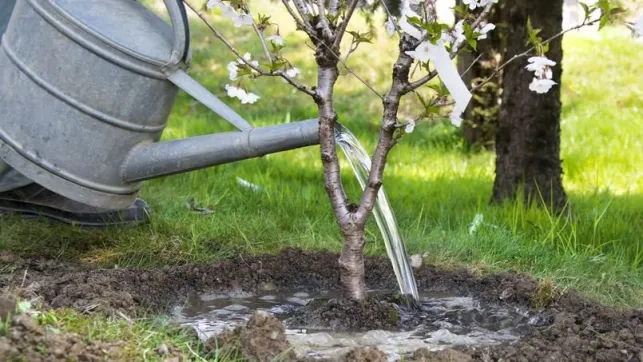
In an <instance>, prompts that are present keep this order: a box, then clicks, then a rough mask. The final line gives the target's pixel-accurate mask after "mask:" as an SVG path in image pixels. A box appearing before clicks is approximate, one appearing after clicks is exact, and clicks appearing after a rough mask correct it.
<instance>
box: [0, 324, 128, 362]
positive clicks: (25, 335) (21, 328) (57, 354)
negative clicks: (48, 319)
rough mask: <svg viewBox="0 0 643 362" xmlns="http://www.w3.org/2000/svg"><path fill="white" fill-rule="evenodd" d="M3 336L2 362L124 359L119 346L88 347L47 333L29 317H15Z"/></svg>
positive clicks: (75, 339) (0, 338)
mask: <svg viewBox="0 0 643 362" xmlns="http://www.w3.org/2000/svg"><path fill="white" fill-rule="evenodd" d="M10 321H11V322H10V326H9V328H7V329H6V331H4V333H3V334H4V335H2V336H0V360H2V361H104V360H105V359H107V358H109V359H112V360H119V358H122V356H121V352H120V349H119V347H118V344H117V343H112V344H108V343H100V342H94V343H88V342H87V341H86V340H85V339H83V338H81V337H79V336H77V335H75V334H69V333H60V332H55V331H52V330H45V329H43V328H42V327H41V326H40V325H38V323H37V322H36V321H35V320H34V319H33V318H32V317H31V316H29V315H24V314H22V315H15V316H13V317H12V318H11V319H10Z"/></svg>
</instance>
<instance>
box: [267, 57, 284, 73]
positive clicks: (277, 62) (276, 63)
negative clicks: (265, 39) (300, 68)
mask: <svg viewBox="0 0 643 362" xmlns="http://www.w3.org/2000/svg"><path fill="white" fill-rule="evenodd" d="M286 65H288V62H287V61H286V60H285V59H273V61H272V64H271V65H270V70H271V71H273V72H274V71H276V70H279V69H281V68H283V67H285V66H286Z"/></svg>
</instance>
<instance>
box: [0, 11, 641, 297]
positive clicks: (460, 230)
mask: <svg viewBox="0 0 643 362" xmlns="http://www.w3.org/2000/svg"><path fill="white" fill-rule="evenodd" d="M269 6H270V5H266V7H265V8H263V9H261V10H260V12H261V13H264V12H269V13H270V14H272V15H273V19H276V20H277V21H279V22H280V23H283V24H285V19H286V17H285V14H283V13H276V12H275V11H276V10H275V8H276V7H274V8H273V7H269ZM213 19H214V18H213ZM215 20H216V19H215ZM192 23H193V25H192V31H193V35H192V39H193V42H194V43H193V48H192V49H193V64H192V69H191V75H192V76H193V77H195V78H196V79H198V80H199V81H200V82H201V83H202V84H204V85H205V86H206V87H208V88H209V89H210V90H211V91H212V92H213V93H215V94H217V95H218V96H220V97H222V98H224V99H227V101H228V103H229V104H230V105H231V106H233V107H234V108H235V109H237V110H238V111H239V112H240V114H242V115H243V116H244V117H246V118H247V119H248V120H249V121H250V123H252V124H253V125H256V126H264V125H269V124H277V123H283V122H289V121H296V120H303V119H309V118H314V117H315V107H314V104H313V103H312V101H311V100H310V99H309V98H307V96H305V95H302V94H298V93H297V92H296V91H293V90H292V89H291V88H290V87H288V86H287V85H286V84H284V82H282V81H281V80H279V79H260V80H259V81H257V82H255V83H254V84H252V87H253V90H254V91H255V92H256V93H257V94H259V95H260V96H261V99H260V100H259V102H257V103H256V104H254V105H249V106H240V105H239V104H238V103H237V102H235V101H234V100H231V99H229V98H225V90H224V88H223V86H224V85H225V84H226V83H227V82H229V81H228V79H227V70H226V65H227V63H228V62H229V61H231V60H233V58H232V57H230V56H229V54H228V52H226V50H225V49H224V48H223V47H222V46H221V44H219V43H217V41H216V40H215V39H214V38H213V37H212V36H211V35H210V34H209V33H208V31H207V29H206V28H204V27H203V26H202V25H201V24H200V23H199V21H198V19H196V18H193V19H192ZM220 25H221V27H222V29H224V30H225V32H226V34H230V35H231V36H230V38H231V39H233V40H234V43H235V45H236V46H237V47H239V48H240V49H242V50H243V51H244V52H245V51H249V52H251V53H252V54H255V55H259V54H260V46H259V44H258V43H257V42H256V41H254V38H253V37H251V36H250V35H249V34H243V33H241V32H239V31H238V30H237V29H234V28H232V27H230V26H227V25H226V24H220ZM292 29H293V26H292V25H291V24H290V23H288V24H287V25H284V26H282V27H281V30H282V34H284V35H286V37H285V38H286V41H287V43H288V44H289V45H292V46H290V47H288V48H287V50H286V54H287V55H288V58H289V59H290V60H291V61H292V62H293V63H294V64H295V65H296V66H297V67H298V68H300V69H301V70H302V81H305V82H307V83H308V84H313V80H314V79H315V76H316V74H315V70H314V67H313V63H312V62H311V61H310V58H311V57H310V55H311V54H312V51H311V50H310V49H309V48H308V47H307V46H306V45H305V44H304V43H302V42H301V40H302V39H303V38H302V37H301V35H297V34H294V33H293V32H292ZM390 41H391V40H389V39H388V38H387V37H386V36H385V35H384V34H380V36H379V37H378V38H377V39H376V41H375V42H374V43H375V44H373V45H369V44H367V45H366V46H364V47H363V48H361V49H360V50H358V51H357V52H356V53H355V54H354V55H353V56H352V57H351V59H350V61H349V66H350V67H351V69H352V70H353V71H354V72H356V73H357V74H359V75H360V76H362V77H363V78H364V79H365V80H366V81H367V82H368V83H370V84H372V85H374V87H375V88H376V89H378V90H380V91H384V90H385V89H386V86H387V84H388V78H389V77H388V75H387V74H388V72H389V69H390V67H391V64H392V62H393V56H394V54H392V53H387V52H379V51H376V49H377V48H379V47H382V46H386V44H388V43H389V42H390ZM564 50H565V54H564V56H565V59H564V63H563V65H562V66H563V69H564V73H563V79H562V94H563V115H562V121H561V123H562V158H563V160H564V164H563V165H564V173H565V174H564V186H565V188H566V191H567V192H568V195H569V200H570V203H571V206H572V213H571V215H568V216H560V217H559V216H555V215H551V214H550V213H548V212H547V211H546V210H542V209H534V208H529V207H526V206H525V205H522V204H520V203H518V204H514V203H508V204H506V205H503V206H492V205H489V203H488V201H489V199H490V196H491V187H492V183H493V177H494V154H493V153H492V152H481V153H468V152H466V151H465V148H464V147H463V143H462V140H461V138H460V135H459V130H458V129H456V128H454V127H452V126H451V125H450V124H449V123H448V122H447V121H439V122H435V123H432V124H428V123H427V124H420V125H418V127H417V128H416V131H415V132H413V133H412V134H410V135H408V136H406V137H404V138H403V140H402V141H401V142H400V144H399V145H398V146H396V147H395V149H394V150H393V151H392V152H391V154H390V157H389V159H390V162H389V164H388V166H387V169H386V175H385V183H384V184H385V187H386V191H387V193H388V195H389V199H390V201H391V203H392V206H393V208H394V211H395V213H396V217H397V221H398V223H399V227H400V229H401V232H402V235H403V237H404V238H405V240H406V245H407V248H408V251H409V253H411V254H415V253H428V255H429V260H430V262H431V263H435V264H438V265H440V266H442V267H455V266H466V267H469V268H471V269H473V270H476V271H478V272H480V273H488V272H495V271H500V270H515V271H522V272H528V273H531V274H533V275H534V276H536V277H540V278H548V279H551V280H553V281H554V282H555V283H556V284H558V285H559V286H561V287H563V288H566V287H573V288H578V289H579V290H581V291H582V292H583V293H585V294H587V295H589V296H591V297H593V298H597V299H599V300H601V301H602V302H605V303H608V304H613V305H622V306H634V307H641V306H643V240H642V238H641V235H643V173H642V170H643V167H641V165H643V152H642V150H643V116H642V112H643V86H642V85H641V79H643V67H641V66H640V60H641V59H643V45H642V44H641V43H637V42H636V41H634V40H633V39H631V38H630V37H629V35H628V34H627V32H626V31H623V30H621V29H614V28H608V29H606V30H604V31H603V32H602V33H600V34H599V35H588V34H569V35H567V36H566V37H565V39H564ZM374 54H375V55H374ZM525 86H526V85H525ZM336 103H337V110H338V113H339V118H340V122H341V123H342V124H344V125H346V126H347V127H348V128H350V129H351V130H352V131H353V132H354V133H355V134H356V135H357V136H358V137H359V138H360V140H361V141H362V142H363V143H364V145H365V146H366V148H367V149H368V150H373V148H374V145H375V142H376V130H377V127H378V122H379V115H380V112H381V105H380V104H379V100H378V99H377V98H376V97H375V96H374V95H373V94H372V93H370V92H369V91H368V90H367V89H366V88H365V87H364V86H363V85H362V84H360V83H359V82H357V81H356V79H355V78H354V77H353V76H351V75H346V76H344V77H342V78H341V80H340V82H339V85H338V87H337V91H336ZM405 111H407V110H405ZM230 130H232V127H231V126H229V125H227V124H225V123H224V121H222V120H221V119H220V118H218V117H217V116H216V115H215V114H213V113H211V112H210V111H208V110H207V109H206V108H205V107H203V106H202V105H200V104H198V103H196V102H195V101H194V100H193V99H191V98H190V97H189V96H187V95H186V94H183V93H181V94H180V95H179V98H178V100H177V102H176V105H175V108H174V111H173V113H172V115H171V118H170V123H169V127H168V128H167V129H166V132H165V134H164V138H165V139H173V138H183V137H189V136H194V135H200V134H207V133H213V132H222V131H230ZM342 171H343V178H344V180H345V182H346V184H347V185H348V190H349V193H350V194H351V195H353V196H355V195H358V190H359V189H358V187H359V186H358V184H357V182H356V180H355V179H354V176H353V175H352V173H351V170H350V168H349V166H348V164H347V163H345V162H344V163H343V166H342ZM237 178H241V179H243V180H246V181H248V182H251V183H253V184H256V185H258V186H260V187H261V191H258V192H257V191H253V190H251V189H248V188H245V187H242V186H241V185H240V184H239V183H238V180H237ZM141 196H142V197H143V198H144V199H145V200H146V201H147V202H148V203H149V204H150V205H151V207H152V208H153V210H154V214H153V220H152V223H151V225H148V226H143V227H140V228H135V229H131V228H127V229H118V230H117V229H114V230H107V231H81V230H75V229H72V228H69V227H63V226H46V225H42V224H39V223H34V222H23V221H19V220H17V219H15V218H8V219H4V220H0V249H2V250H10V251H12V252H14V253H17V254H21V255H39V256H45V257H50V258H56V259H60V260H66V261H70V262H75V263H79V262H82V263H87V264H89V265H93V266H101V267H119V268H149V267H159V266H164V265H175V264H181V263H187V262H196V263H205V262H211V261H214V260H219V259H223V258H229V257H231V256H234V255H239V254H260V253H271V252H275V251H277V250H279V249H281V248H284V247H288V246H296V247H301V248H304V249H311V250H317V249H330V250H334V251H339V249H340V247H341V239H340V235H339V232H338V228H337V226H336V224H335V222H334V220H333V216H332V213H331V210H330V207H329V206H330V205H329V203H328V201H327V196H326V193H325V191H324V187H323V183H322V172H321V163H320V161H319V148H318V147H309V148H306V149H300V150H294V151H289V152H284V153H280V154H273V155H269V156H266V157H263V158H260V159H252V160H247V161H242V162H238V163H234V164H228V165H222V166H218V167H215V168H210V169H205V170H200V171H195V172H191V173H188V174H182V175H176V176H171V177H166V178H163V179H158V180H154V181H150V182H148V183H147V184H146V185H145V188H144V189H143V191H142V194H141ZM192 198H193V199H194V202H195V203H196V204H198V205H199V206H201V207H207V208H210V209H211V210H213V211H214V212H213V213H212V214H209V215H201V214H199V213H196V212H193V211H191V210H190V208H189V207H187V206H186V203H187V202H188V201H189V200H190V199H192ZM476 214H482V215H483V217H484V224H483V225H482V226H481V227H479V228H478V229H477V230H476V231H475V232H474V233H473V234H472V233H470V231H469V226H470V224H471V222H472V220H473V219H474V217H475V215H476ZM367 236H368V244H367V252H368V253H369V254H382V255H383V254H385V249H384V245H383V244H382V241H381V237H380V235H379V231H378V229H377V228H376V226H375V223H374V222H371V223H370V224H369V227H368V231H367Z"/></svg>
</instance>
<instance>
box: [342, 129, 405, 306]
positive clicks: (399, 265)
mask: <svg viewBox="0 0 643 362" xmlns="http://www.w3.org/2000/svg"><path fill="white" fill-rule="evenodd" d="M335 139H336V141H337V145H339V147H340V149H341V150H342V152H343V153H344V155H345V156H346V159H347V160H348V163H349V164H350V165H351V168H352V169H353V172H355V176H356V177H357V180H358V181H359V184H360V186H361V187H362V190H363V189H364V188H365V187H366V183H367V181H368V175H369V173H370V171H371V159H370V158H369V157H368V153H367V152H366V150H365V149H364V146H362V144H361V143H360V142H359V140H358V139H357V137H355V136H354V135H353V134H352V133H351V132H350V131H349V130H348V129H346V128H345V127H343V126H341V125H337V130H336V137H335ZM373 215H374V216H375V222H376V223H377V226H378V227H379V229H380V232H381V233H382V238H383V239H384V245H385V246H386V253H387V254H388V257H389V259H391V264H392V265H393V271H394V272H395V276H396V278H397V282H398V284H399V286H400V292H401V293H402V294H403V295H411V296H413V298H415V299H417V298H418V289H417V285H416V282H415V277H414V276H413V270H412V269H411V265H410V263H409V256H408V254H407V252H406V248H405V247H404V240H403V239H402V235H401V234H400V231H399V230H398V228H397V221H395V215H393V209H391V204H390V203H389V202H388V198H387V197H386V192H384V186H382V187H380V190H379V192H378V194H377V202H376V203H375V208H374V209H373Z"/></svg>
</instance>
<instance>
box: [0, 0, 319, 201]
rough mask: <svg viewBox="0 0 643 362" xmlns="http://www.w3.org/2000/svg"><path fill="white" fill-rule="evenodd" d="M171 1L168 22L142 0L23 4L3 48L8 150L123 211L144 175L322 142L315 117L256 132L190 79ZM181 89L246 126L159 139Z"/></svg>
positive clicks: (27, 166) (1, 143)
mask: <svg viewBox="0 0 643 362" xmlns="http://www.w3.org/2000/svg"><path fill="white" fill-rule="evenodd" d="M0 1H3V0H0ZM164 2H165V6H166V8H167V10H168V14H169V16H170V20H171V22H172V26H170V24H168V23H166V22H165V21H164V20H163V19H161V18H160V17H158V16H157V15H155V14H154V13H152V12H150V11H149V10H148V9H146V8H145V7H144V6H143V5H141V4H139V3H138V2H136V1H134V0H18V2H17V4H16V7H15V9H14V11H13V14H12V17H11V20H10V22H9V26H8V28H7V31H6V33H5V34H4V36H3V38H2V50H1V51H0V158H2V159H4V160H5V162H7V163H8V164H9V165H11V166H12V167H14V168H15V169H17V170H18V171H19V172H21V173H22V174H24V175H25V176H27V177H29V178H31V179H32V180H34V181H36V182H37V183H39V184H41V185H43V186H44V187H46V188H48V189H50V190H52V191H54V192H56V193H59V194H61V195H63V196H66V197H69V198H71V199H75V200H77V201H80V202H83V203H86V204H89V205H92V206H96V207H103V208H110V209H116V208H121V207H126V206H129V205H131V204H132V203H133V202H134V200H135V198H136V195H137V193H138V191H139V189H140V187H141V182H142V181H143V180H148V179H151V178H154V177H160V176H165V175H171V174H176V173H180V172H187V171H191V170H196V169H201V168H204V167H209V166H214V165H218V164H222V163H227V162H234V161H238V160H243V159H247V158H251V157H257V156H262V155H265V154H269V153H274V152H280V151H285V150H290V149H295V148H299V147H305V146H311V145H315V144H318V142H319V138H318V133H317V132H318V122H317V120H308V121H302V122H296V123H288V124H281V125H276V126H270V127H264V128H252V126H250V125H249V124H248V122H246V121H245V120H244V119H243V118H242V117H241V116H239V115H238V114H237V113H235V112H234V111H233V110H232V109H231V108H229V107H227V106H226V105H225V104H224V103H223V102H221V101H220V100H219V99H218V98H216V97H215V96H214V95H212V94H211V93H210V92H209V91H207V90H206V89H205V88H203V87H202V86H201V85H199V83H197V82H196V81H194V80H193V79H192V78H190V76H188V75H187V73H186V72H185V71H186V70H187V68H188V65H189V62H190V46H189V43H190V36H189V28H188V20H187V16H186V13H185V8H184V6H183V4H182V3H181V0H164ZM179 88H180V89H183V90H184V91H185V92H186V93H188V94H190V95H191V96H193V97H194V98H196V99H197V100H199V101H200V102H201V103H203V104H204V105H205V106H207V107H208V108H210V109H211V110H213V111H214V112H216V113H217V114H219V115H220V116H221V117H222V118H224V119H225V120H227V121H228V122H230V123H232V124H233V125H234V126H236V127H237V128H238V129H239V130H240V131H239V132H229V133H219V134H212V135H207V136H198V137H193V138H188V139H182V140H173V141H168V142H159V140H160V138H161V135H162V133H163V130H164V129H165V127H166V122H167V119H168V116H169V114H170V111H171V109H172V106H173V104H174V100H175V98H176V95H177V93H178V91H179Z"/></svg>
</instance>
